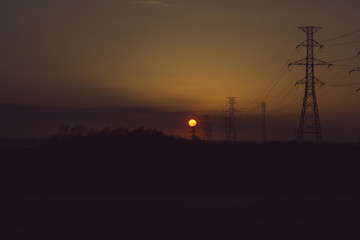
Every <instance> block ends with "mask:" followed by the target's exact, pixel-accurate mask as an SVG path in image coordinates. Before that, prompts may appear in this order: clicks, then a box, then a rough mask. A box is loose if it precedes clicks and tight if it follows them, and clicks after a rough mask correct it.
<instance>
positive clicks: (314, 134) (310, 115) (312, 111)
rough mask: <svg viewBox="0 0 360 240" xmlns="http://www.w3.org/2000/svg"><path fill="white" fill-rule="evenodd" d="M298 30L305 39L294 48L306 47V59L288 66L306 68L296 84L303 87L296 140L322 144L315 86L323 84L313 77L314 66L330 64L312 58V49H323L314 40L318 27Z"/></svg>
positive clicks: (306, 27)
mask: <svg viewBox="0 0 360 240" xmlns="http://www.w3.org/2000/svg"><path fill="white" fill-rule="evenodd" d="M299 29H300V30H302V31H303V32H305V33H306V35H307V39H306V40H305V41H303V42H302V43H300V44H299V45H298V46H297V47H296V48H298V47H306V50H307V51H306V58H303V59H301V60H298V61H295V62H293V63H290V64H289V66H290V65H305V66H306V75H305V77H304V78H303V79H301V80H300V81H298V82H297V83H296V84H304V85H305V93H304V100H303V104H302V110H301V116H300V123H299V128H298V132H297V134H298V135H297V140H298V141H299V142H305V141H312V142H322V132H321V125H320V118H319V111H318V106H317V101H316V94H315V85H316V84H320V85H324V83H323V82H321V81H320V80H319V79H317V78H316V77H315V73H314V65H328V66H331V64H330V63H327V62H324V61H321V60H319V59H316V58H314V47H320V48H322V47H324V46H323V45H321V44H320V43H318V42H317V41H315V40H314V33H315V32H317V31H318V30H320V27H312V26H305V27H299ZM296 84H295V85H296Z"/></svg>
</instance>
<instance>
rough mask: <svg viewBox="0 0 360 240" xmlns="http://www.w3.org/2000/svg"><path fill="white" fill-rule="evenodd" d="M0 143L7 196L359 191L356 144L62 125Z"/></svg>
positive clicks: (0, 173)
mask: <svg viewBox="0 0 360 240" xmlns="http://www.w3.org/2000/svg"><path fill="white" fill-rule="evenodd" d="M2 143H3V144H2V146H3V147H2V148H1V149H0V157H1V166H0V178H1V183H0V189H1V194H3V195H14V194H19V195H24V194H36V195H42V194H44V195H49V194H55V195H57V194H60V195H63V194H82V195H88V194H95V195H98V194H118V195H119V194H120V195H121V194H212V195H214V194H252V193H271V194H285V193H286V194H289V193H329V192H330V193H338V192H346V193H358V192H359V191H360V171H359V169H360V168H359V163H358V161H359V150H360V148H359V146H358V145H356V144H321V145H320V144H302V145H300V144H297V143H296V142H283V143H267V144H258V143H238V144H224V143H214V142H204V141H190V140H186V139H183V138H180V137H170V136H166V135H164V134H163V133H162V132H160V131H157V130H154V129H144V128H139V129H135V130H129V129H127V128H119V129H103V130H101V131H93V130H87V128H86V127H85V126H82V125H75V126H70V125H63V126H61V127H60V128H59V131H58V132H57V133H55V134H54V136H52V137H51V138H50V139H48V140H46V141H45V140H44V141H39V140H38V141H36V140H28V142H26V141H25V140H24V141H19V142H17V143H18V145H16V144H14V143H12V144H8V145H7V144H5V140H3V141H2Z"/></svg>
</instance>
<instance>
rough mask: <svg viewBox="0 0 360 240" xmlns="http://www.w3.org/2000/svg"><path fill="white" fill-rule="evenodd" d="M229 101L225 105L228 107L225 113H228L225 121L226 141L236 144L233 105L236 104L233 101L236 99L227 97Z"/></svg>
mask: <svg viewBox="0 0 360 240" xmlns="http://www.w3.org/2000/svg"><path fill="white" fill-rule="evenodd" d="M228 99H229V101H228V102H227V103H226V105H227V106H229V110H227V111H225V112H228V113H229V117H227V118H226V119H225V120H226V141H227V142H228V143H230V142H236V130H235V112H236V111H237V110H235V105H237V102H236V101H235V99H236V97H228Z"/></svg>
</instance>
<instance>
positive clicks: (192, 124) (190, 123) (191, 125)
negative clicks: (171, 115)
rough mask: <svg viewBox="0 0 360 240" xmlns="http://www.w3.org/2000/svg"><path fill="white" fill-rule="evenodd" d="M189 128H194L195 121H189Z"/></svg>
mask: <svg viewBox="0 0 360 240" xmlns="http://www.w3.org/2000/svg"><path fill="white" fill-rule="evenodd" d="M189 126H190V127H195V126H196V120H195V119H190V120H189Z"/></svg>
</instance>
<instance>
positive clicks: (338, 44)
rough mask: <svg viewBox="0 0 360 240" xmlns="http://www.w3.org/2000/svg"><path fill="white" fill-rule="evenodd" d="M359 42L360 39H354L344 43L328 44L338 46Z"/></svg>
mask: <svg viewBox="0 0 360 240" xmlns="http://www.w3.org/2000/svg"><path fill="white" fill-rule="evenodd" d="M358 42H360V40H354V41H350V42H343V43H335V44H328V45H326V46H327V47H336V46H344V45H350V44H354V43H358Z"/></svg>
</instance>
